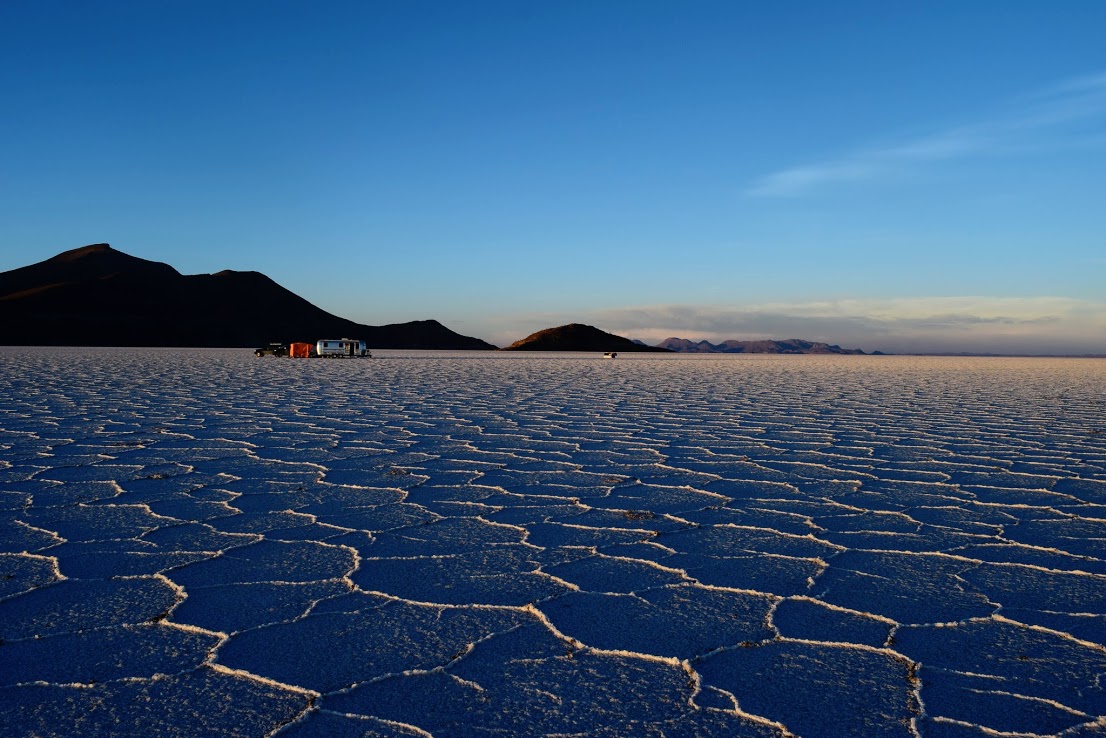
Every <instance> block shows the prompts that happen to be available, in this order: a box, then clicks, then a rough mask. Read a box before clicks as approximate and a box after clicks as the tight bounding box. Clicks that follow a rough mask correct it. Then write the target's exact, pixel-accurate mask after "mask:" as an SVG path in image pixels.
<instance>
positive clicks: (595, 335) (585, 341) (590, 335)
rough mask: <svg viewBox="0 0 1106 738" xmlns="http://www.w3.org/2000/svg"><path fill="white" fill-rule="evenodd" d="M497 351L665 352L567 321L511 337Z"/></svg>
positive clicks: (664, 349) (656, 347)
mask: <svg viewBox="0 0 1106 738" xmlns="http://www.w3.org/2000/svg"><path fill="white" fill-rule="evenodd" d="M500 350H501V351H604V352H605V351H624V352H626V353H631V352H643V351H648V352H668V349H666V348H661V347H659V346H645V345H643V344H640V343H637V342H635V341H631V340H630V339H629V338H623V337H622V336H616V335H614V334H613V333H607V332H605V331H601V330H599V329H598V328H595V327H593V326H590V325H583V324H582V323H570V324H569V325H562V326H560V327H558V328H546V329H545V330H544V331H538V332H537V333H533V334H531V335H529V336H527V337H526V338H524V339H522V340H521V341H515V342H514V343H512V344H511V345H510V346H507V347H506V348H504V349H500Z"/></svg>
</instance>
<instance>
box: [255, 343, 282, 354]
mask: <svg viewBox="0 0 1106 738" xmlns="http://www.w3.org/2000/svg"><path fill="white" fill-rule="evenodd" d="M253 355H254V356H287V355H288V344H286V343H270V344H269V345H267V346H262V347H261V348H259V349H256V350H255V351H254V352H253Z"/></svg>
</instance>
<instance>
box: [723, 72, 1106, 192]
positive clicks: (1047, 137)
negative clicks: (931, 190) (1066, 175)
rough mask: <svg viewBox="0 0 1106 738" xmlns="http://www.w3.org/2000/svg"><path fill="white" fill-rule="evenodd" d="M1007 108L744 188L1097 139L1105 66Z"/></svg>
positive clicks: (808, 183) (794, 188)
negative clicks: (983, 117) (987, 118)
mask: <svg viewBox="0 0 1106 738" xmlns="http://www.w3.org/2000/svg"><path fill="white" fill-rule="evenodd" d="M1012 107H1013V109H1012V110H1010V111H1008V112H1005V113H1003V114H1001V115H998V116H996V117H995V118H993V119H991V120H986V121H977V122H974V123H969V124H965V125H963V126H959V127H955V128H950V129H945V130H941V131H936V132H934V133H932V134H930V135H927V136H922V137H916V138H913V139H908V140H904V141H901V142H899V143H895V144H890V145H883V146H873V147H868V148H862V149H859V150H857V151H854V152H852V153H849V154H845V155H843V156H840V157H835V158H830V159H827V160H825V161H820V162H813V163H809V164H800V165H797V166H792V167H788V168H786V169H782V170H780V171H777V172H773V173H770V174H767V175H765V176H763V177H761V178H760V179H758V180H757V181H755V182H753V183H752V185H751V186H749V187H748V188H747V189H746V191H745V194H747V195H750V196H755V197H795V196H799V195H804V194H807V193H809V192H811V191H814V190H816V189H817V188H819V187H822V186H825V185H831V184H836V183H846V182H856V181H863V180H876V179H880V178H883V177H886V176H890V175H892V174H896V173H899V172H902V171H904V170H906V169H907V168H909V167H911V166H917V165H921V164H928V163H933V162H938V161H947V160H954V159H963V158H967V157H971V156H980V155H984V154H992V155H993V154H1011V153H1014V152H1024V151H1029V150H1033V151H1039V150H1041V149H1042V148H1044V149H1051V148H1068V147H1071V146H1072V145H1101V144H1102V137H1103V127H1104V125H1106V73H1099V74H1093V75H1088V76H1084V77H1079V78H1075V79H1071V80H1067V81H1064V82H1062V83H1060V84H1057V85H1055V86H1053V87H1051V88H1049V89H1047V90H1044V91H1041V92H1037V93H1035V94H1032V95H1026V96H1024V97H1023V98H1021V99H1019V100H1017V101H1015V104H1014V105H1013V106H1012ZM1087 124H1094V125H1087ZM1073 128H1076V129H1078V130H1072V129H1073Z"/></svg>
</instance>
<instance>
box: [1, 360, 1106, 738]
mask: <svg viewBox="0 0 1106 738" xmlns="http://www.w3.org/2000/svg"><path fill="white" fill-rule="evenodd" d="M0 396H2V397H3V398H4V403H3V407H0V527H2V530H3V533H2V535H0V638H2V639H3V640H2V644H0V735H4V736H67V737H72V736H145V737H148V736H171V735H180V736H269V735H279V736H283V737H286V738H303V737H306V736H338V737H341V738H347V737H353V736H427V735H433V736H438V737H445V736H513V735H518V736H528V735H556V736H570V735H575V736H584V735H587V736H789V735H793V736H805V737H807V738H809V737H810V736H834V737H836V736H865V737H880V736H917V735H921V736H935V737H940V738H969V737H975V736H995V735H1007V736H1043V735H1056V736H1059V735H1063V736H1089V735H1103V734H1106V361H1095V360H1073V359H1067V360H1058V359H959V358H913V357H863V356H846V357H833V356H783V357H777V356H655V355H641V356H626V357H620V358H619V359H617V360H615V361H605V360H603V359H601V358H599V357H596V356H591V355H567V354H559V355H526V354H523V355H503V354H485V353H441V354H434V353H402V352H379V355H378V357H377V358H374V359H371V360H342V361H293V360H287V359H271V358H267V359H257V358H255V357H254V356H253V355H252V353H251V352H249V351H245V350H242V351H226V350H168V349H18V348H3V349H0Z"/></svg>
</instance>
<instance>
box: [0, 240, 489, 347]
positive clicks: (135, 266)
mask: <svg viewBox="0 0 1106 738" xmlns="http://www.w3.org/2000/svg"><path fill="white" fill-rule="evenodd" d="M341 337H350V338H360V339H362V340H364V341H366V342H367V343H368V345H369V346H370V347H372V348H400V349H494V348H495V346H493V345H491V344H490V343H487V342H485V341H482V340H480V339H479V338H471V337H469V336H462V335H460V334H458V333H454V332H453V331H451V330H449V329H448V328H446V327H445V326H444V325H442V324H441V323H439V322H438V321H436V320H418V321H412V322H410V323H398V324H391V325H383V326H369V325H363V324H360V323H355V322H354V321H352V320H346V319H345V318H340V317H338V316H336V315H333V314H331V313H328V312H326V311H325V310H323V309H322V308H319V307H317V306H315V305H313V304H311V303H310V302H308V301H307V300H305V299H303V298H302V297H300V296H299V295H296V294H295V293H293V292H291V291H290V290H287V289H285V288H284V287H281V286H280V285H279V284H277V283H276V282H274V281H273V280H271V279H269V278H268V277H266V276H265V275H264V274H261V273H260V272H253V271H249V272H239V271H232V270H225V271H221V272H218V273H216V274H195V275H182V274H181V273H180V272H178V271H177V270H176V269H174V268H173V267H171V266H169V265H168V264H163V263H160V262H156V261H148V260H146V259H140V258H138V257H135V256H131V255H130V254H125V253H123V252H122V251H118V250H116V249H113V248H112V247H111V246H109V245H108V244H106V243H101V244H93V245H91V246H85V247H83V248H78V249H73V250H71V251H66V252H64V253H61V254H58V255H57V256H55V257H53V258H51V259H47V260H46V261H43V262H39V263H37V264H32V265H30V266H26V267H22V268H19V269H13V270H11V271H8V272H3V273H0V344H4V345H35V346H42V345H45V346H211V347H220V346H222V347H229V346H256V345H262V344H265V343H268V342H269V341H286V342H287V341H307V342H312V343H313V342H315V341H316V340H318V339H321V338H341Z"/></svg>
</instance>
